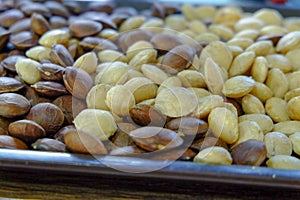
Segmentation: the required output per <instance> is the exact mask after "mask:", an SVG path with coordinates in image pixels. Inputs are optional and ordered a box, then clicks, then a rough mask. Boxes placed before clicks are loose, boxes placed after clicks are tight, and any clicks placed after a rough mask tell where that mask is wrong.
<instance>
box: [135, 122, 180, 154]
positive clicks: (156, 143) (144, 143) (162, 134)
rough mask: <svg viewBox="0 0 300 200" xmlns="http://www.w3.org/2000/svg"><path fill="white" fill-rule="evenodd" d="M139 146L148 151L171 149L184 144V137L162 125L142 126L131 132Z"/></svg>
mask: <svg viewBox="0 0 300 200" xmlns="http://www.w3.org/2000/svg"><path fill="white" fill-rule="evenodd" d="M129 135H130V136H131V137H132V139H133V141H134V142H135V144H136V145H137V146H139V147H140V148H142V149H145V150H147V151H151V152H152V151H157V150H162V149H171V148H175V147H178V146H180V145H182V143H183V139H182V138H180V136H178V135H177V134H176V133H175V132H174V131H171V130H169V129H165V128H160V127H151V126H148V127H142V128H138V129H136V130H133V131H131V132H130V133H129Z"/></svg>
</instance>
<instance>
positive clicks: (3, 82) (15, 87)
mask: <svg viewBox="0 0 300 200" xmlns="http://www.w3.org/2000/svg"><path fill="white" fill-rule="evenodd" d="M22 88H24V84H23V83H21V82H20V81H18V80H17V79H14V78H10V77H0V94H1V93H7V92H17V91H19V90H21V89H22Z"/></svg>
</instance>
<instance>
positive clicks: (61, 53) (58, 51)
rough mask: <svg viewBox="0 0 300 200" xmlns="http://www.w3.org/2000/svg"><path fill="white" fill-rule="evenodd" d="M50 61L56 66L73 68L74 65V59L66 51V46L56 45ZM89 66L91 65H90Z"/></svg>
mask: <svg viewBox="0 0 300 200" xmlns="http://www.w3.org/2000/svg"><path fill="white" fill-rule="evenodd" d="M50 57H51V58H50V59H51V61H52V62H53V63H54V64H58V65H61V66H63V67H67V66H72V65H73V62H74V60H73V57H72V56H71V54H70V53H69V51H68V50H67V49H66V47H65V46H64V45H61V44H55V45H53V46H52V48H51V52H50ZM88 64H89V63H88Z"/></svg>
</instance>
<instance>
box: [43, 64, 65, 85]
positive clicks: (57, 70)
mask: <svg viewBox="0 0 300 200" xmlns="http://www.w3.org/2000/svg"><path fill="white" fill-rule="evenodd" d="M38 70H39V71H40V74H41V77H42V79H44V80H46V81H62V79H63V71H64V70H65V69H64V68H63V67H61V66H60V65H56V64H52V63H43V64H42V65H40V66H39V67H38Z"/></svg>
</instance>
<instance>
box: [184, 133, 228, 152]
mask: <svg viewBox="0 0 300 200" xmlns="http://www.w3.org/2000/svg"><path fill="white" fill-rule="evenodd" d="M213 146H220V147H223V148H225V149H228V146H227V144H226V143H225V142H224V141H223V140H221V139H220V138H215V137H210V136H206V137H204V138H201V139H199V140H195V141H193V143H192V144H191V146H190V148H191V149H193V150H196V151H198V152H199V151H201V150H203V149H205V148H208V147H213Z"/></svg>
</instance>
